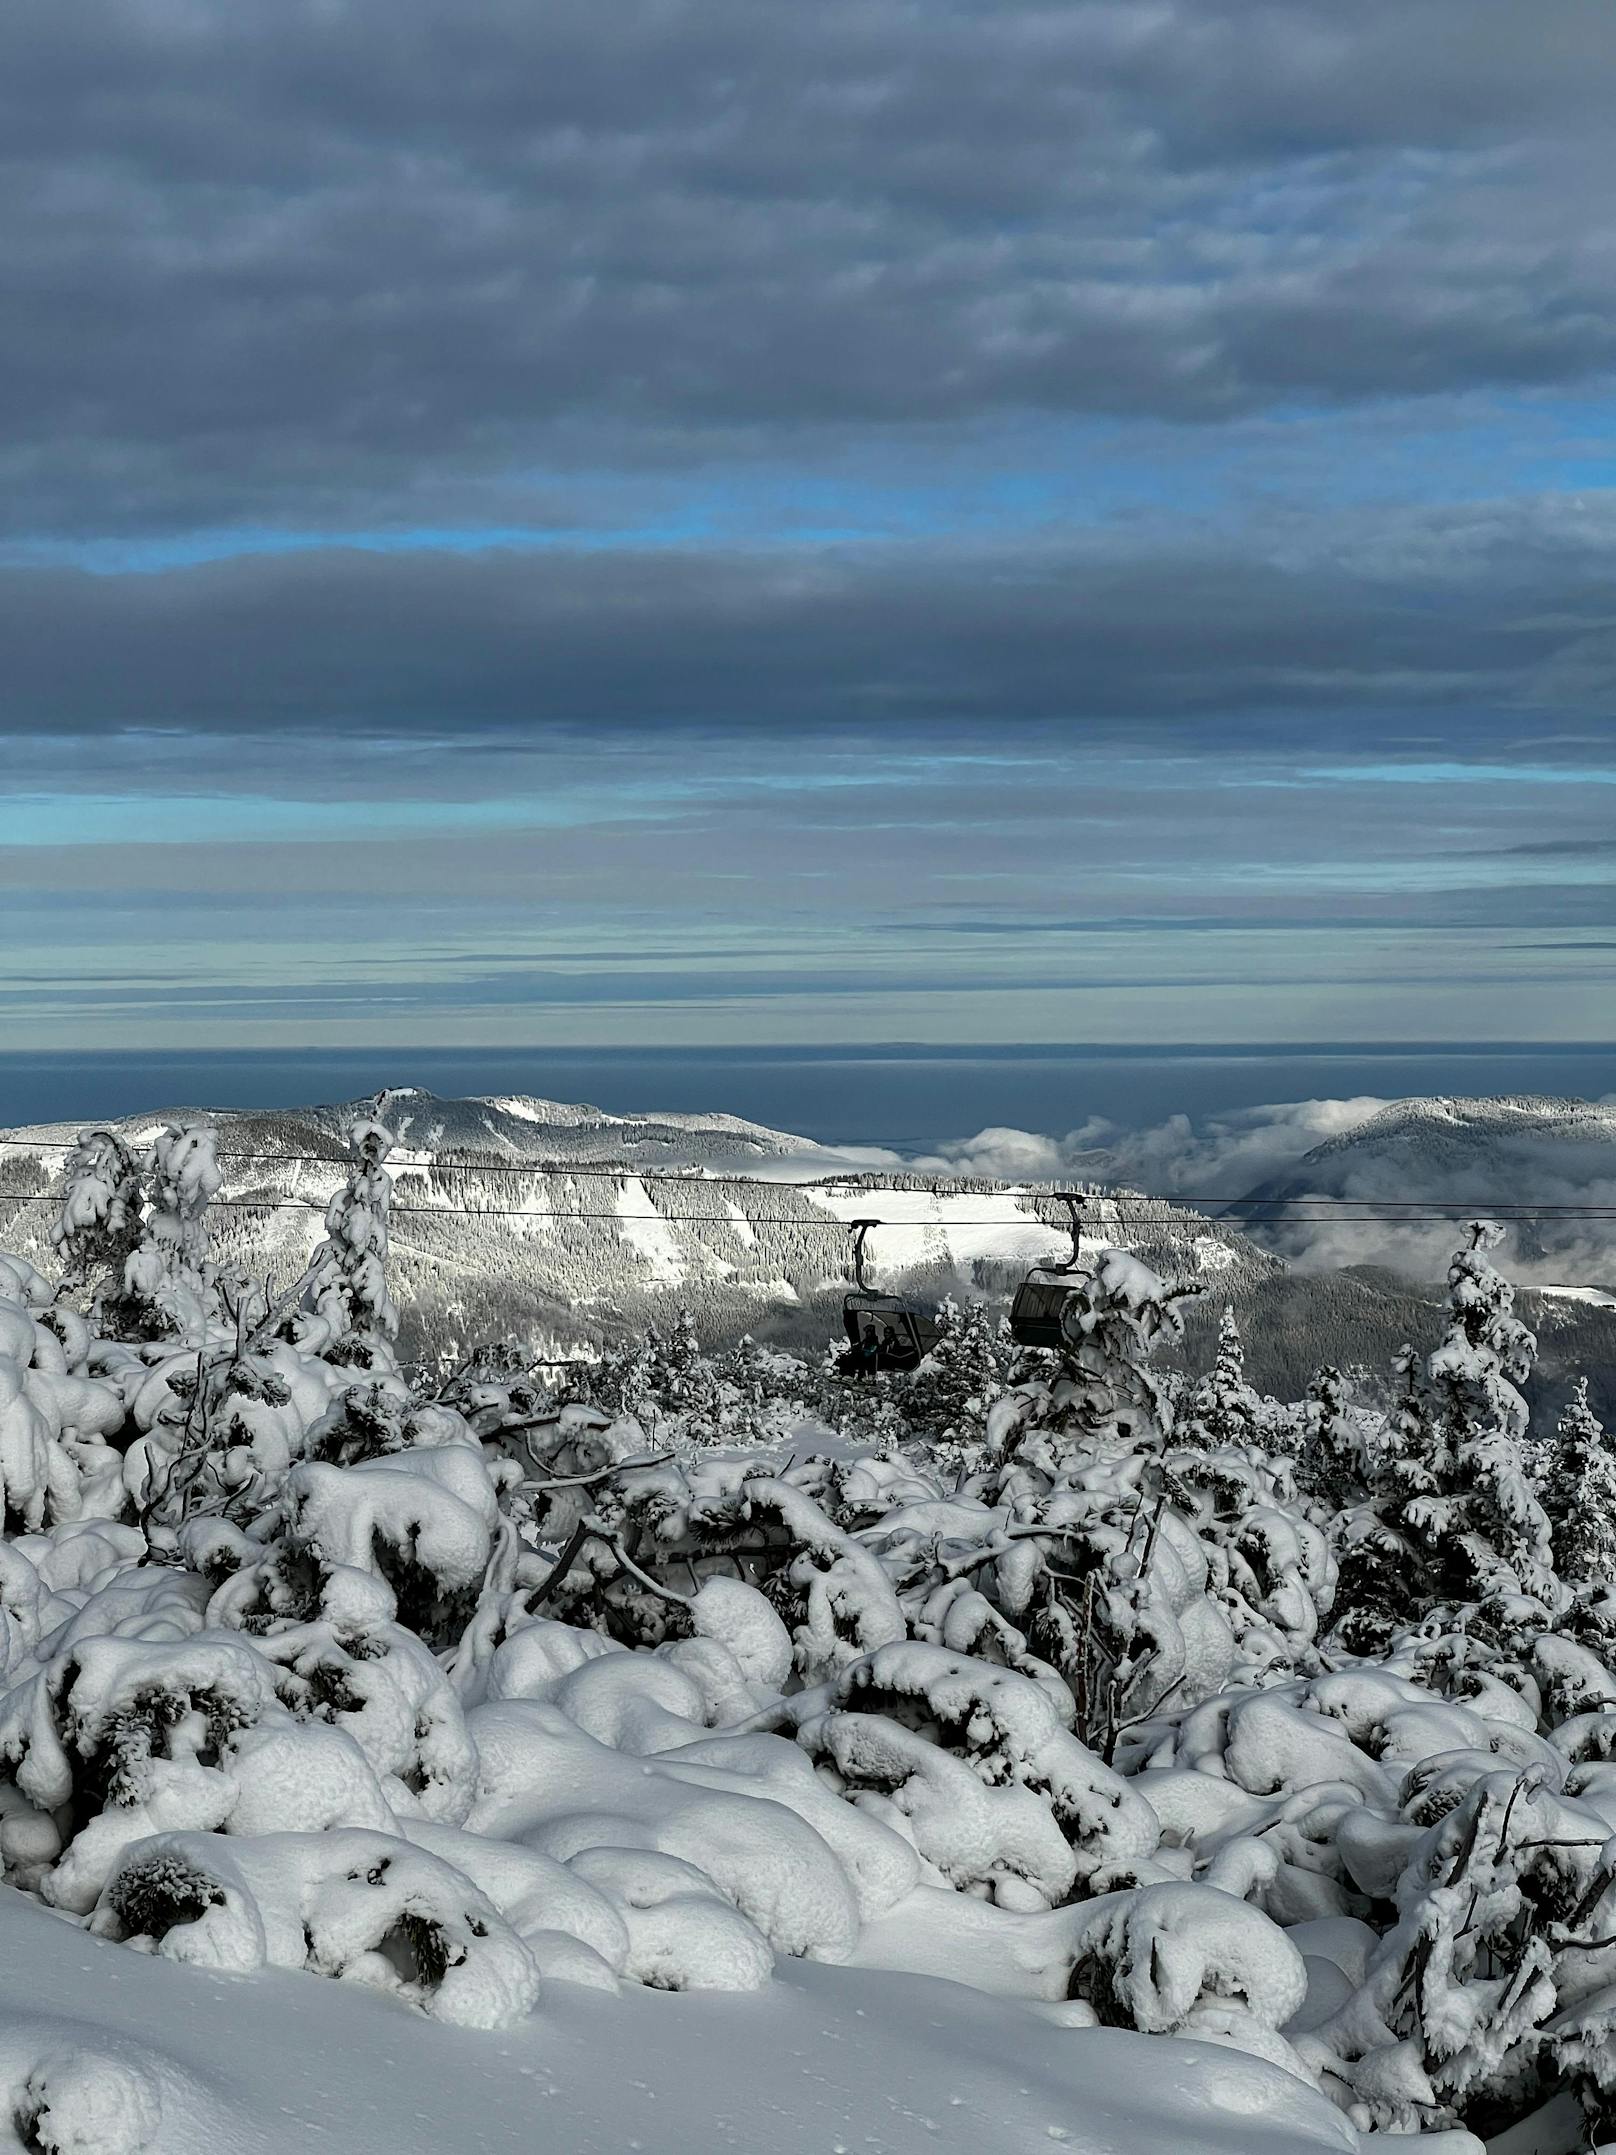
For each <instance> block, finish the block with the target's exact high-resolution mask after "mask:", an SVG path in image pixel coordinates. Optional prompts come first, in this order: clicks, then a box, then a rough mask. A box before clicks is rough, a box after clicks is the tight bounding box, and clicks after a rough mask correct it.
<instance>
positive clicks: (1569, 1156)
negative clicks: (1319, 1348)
mask: <svg viewBox="0 0 1616 2155" xmlns="http://www.w3.org/2000/svg"><path fill="white" fill-rule="evenodd" d="M1397 1104H1398V1103H1396V1102H1393V1101H1390V1100H1385V1099H1380V1098H1374V1097H1371V1096H1368V1095H1362V1096H1359V1097H1357V1098H1353V1099H1338V1100H1331V1099H1320V1100H1293V1101H1282V1102H1276V1103H1273V1104H1270V1105H1267V1106H1259V1107H1251V1108H1242V1109H1237V1110H1230V1111H1226V1112H1222V1113H1210V1114H1204V1115H1200V1116H1195V1117H1192V1116H1190V1115H1184V1114H1180V1115H1171V1116H1169V1117H1167V1118H1166V1120H1164V1121H1162V1122H1158V1123H1153V1124H1144V1125H1140V1126H1138V1127H1136V1128H1128V1127H1126V1126H1124V1125H1122V1124H1119V1123H1116V1122H1113V1121H1107V1120H1104V1119H1101V1118H1095V1119H1093V1120H1091V1121H1090V1122H1088V1123H1086V1124H1084V1125H1083V1126H1082V1127H1081V1128H1080V1129H1077V1130H1074V1131H1071V1132H1070V1133H1069V1134H1068V1135H1066V1136H1065V1137H1053V1136H1047V1135H1042V1134H1040V1133H1038V1132H1035V1131H1030V1130H1017V1129H986V1130H981V1131H979V1132H978V1133H977V1134H976V1135H975V1136H974V1137H969V1138H962V1139H959V1140H956V1141H953V1142H950V1143H947V1144H943V1145H939V1146H936V1147H934V1148H930V1149H928V1150H926V1151H924V1152H906V1153H893V1152H881V1153H875V1152H871V1153H869V1154H868V1156H867V1157H866V1156H863V1155H861V1156H860V1157H861V1162H862V1164H867V1165H870V1166H880V1165H897V1164H901V1165H904V1166H907V1167H910V1168H913V1169H919V1170H923V1171H928V1172H933V1173H938V1174H954V1175H972V1174H980V1175H988V1176H993V1177H997V1178H1001V1179H1004V1180H1008V1181H1020V1180H1027V1181H1037V1182H1044V1181H1049V1180H1051V1179H1057V1178H1061V1177H1069V1178H1071V1179H1072V1180H1074V1181H1083V1182H1096V1183H1102V1184H1116V1185H1119V1186H1121V1187H1123V1188H1125V1189H1131V1190H1140V1191H1143V1192H1145V1193H1146V1194H1148V1195H1150V1196H1155V1197H1166V1198H1173V1199H1177V1200H1179V1201H1181V1202H1183V1203H1185V1204H1187V1205H1190V1206H1192V1207H1194V1208H1195V1209H1201V1208H1203V1207H1204V1208H1205V1209H1207V1210H1209V1211H1211V1212H1213V1213H1214V1214H1216V1213H1218V1212H1219V1210H1220V1209H1221V1208H1220V1206H1219V1205H1218V1203H1217V1200H1219V1199H1222V1200H1232V1199H1238V1198H1241V1197H1244V1196H1246V1195H1247V1194H1248V1193H1252V1192H1255V1191H1257V1190H1259V1189H1261V1188H1262V1187H1263V1186H1264V1185H1267V1184H1273V1183H1279V1184H1281V1185H1282V1186H1283V1187H1284V1188H1285V1189H1287V1190H1288V1191H1290V1192H1291V1194H1292V1196H1293V1197H1294V1198H1298V1199H1300V1198H1303V1197H1304V1196H1305V1195H1306V1194H1310V1193H1316V1194H1318V1195H1320V1196H1323V1197H1327V1198H1330V1199H1334V1200H1338V1201H1339V1203H1338V1205H1337V1206H1335V1207H1332V1206H1330V1205H1326V1204H1318V1205H1316V1206H1315V1207H1313V1208H1311V1209H1297V1210H1294V1211H1292V1212H1290V1213H1288V1214H1285V1215H1270V1216H1269V1217H1268V1218H1267V1219H1266V1220H1264V1219H1258V1218H1254V1219H1252V1220H1251V1221H1250V1222H1249V1224H1247V1225H1246V1231H1247V1232H1249V1233H1251V1234H1252V1235H1253V1236H1254V1238H1255V1239H1256V1240H1257V1241H1258V1242H1260V1243H1262V1244H1263V1245H1264V1246H1266V1247H1268V1248H1270V1249H1272V1250H1274V1251H1275V1252H1276V1254H1278V1255H1280V1256H1283V1257H1284V1258H1285V1259H1286V1260H1287V1261H1288V1262H1289V1263H1291V1264H1293V1265H1295V1266H1297V1267H1298V1268H1300V1269H1303V1270H1306V1271H1334V1270H1338V1269H1340V1268H1342V1267H1345V1266H1349V1265H1377V1266H1384V1267H1387V1268H1389V1269H1391V1270H1393V1271H1397V1272H1401V1273H1403V1274H1404V1275H1406V1276H1407V1277H1410V1278H1414V1279H1421V1280H1439V1279H1441V1278H1442V1277H1443V1276H1444V1274H1445V1273H1446V1271H1447V1268H1448V1264H1449V1261H1450V1259H1451V1258H1452V1255H1453V1252H1454V1250H1455V1249H1456V1248H1458V1247H1459V1246H1460V1245H1461V1244H1463V1242H1464V1241H1465V1239H1466V1238H1465V1221H1466V1219H1467V1218H1468V1217H1470V1216H1472V1215H1473V1214H1481V1215H1485V1214H1486V1213H1487V1212H1488V1211H1489V1209H1490V1208H1494V1207H1499V1208H1505V1207H1534V1208H1539V1210H1538V1213H1537V1216H1536V1217H1534V1218H1533V1219H1531V1220H1529V1221H1528V1220H1522V1221H1519V1222H1516V1223H1514V1224H1511V1225H1510V1226H1509V1227H1508V1230H1507V1235H1506V1243H1505V1249H1506V1258H1507V1263H1508V1266H1509V1269H1510V1271H1511V1273H1512V1275H1513V1276H1514V1277H1515V1278H1516V1279H1517V1280H1518V1281H1519V1282H1520V1283H1521V1284H1522V1285H1523V1286H1534V1287H1544V1286H1566V1285H1571V1286H1585V1285H1589V1284H1592V1285H1596V1286H1597V1285H1604V1286H1605V1287H1607V1288H1608V1287H1611V1286H1613V1285H1616V1099H1613V1100H1611V1101H1609V1102H1607V1103H1605V1104H1606V1106H1607V1107H1609V1108H1611V1109H1612V1110H1613V1112H1612V1113H1611V1114H1609V1115H1608V1116H1607V1117H1605V1119H1604V1120H1603V1122H1599V1121H1597V1120H1596V1121H1595V1122H1594V1123H1593V1124H1592V1125H1591V1127H1579V1126H1578V1125H1576V1124H1574V1123H1570V1124H1562V1125H1560V1126H1558V1127H1557V1126H1556V1121H1555V1117H1554V1115H1553V1112H1552V1109H1553V1103H1550V1102H1543V1103H1540V1104H1539V1106H1540V1119H1539V1117H1537V1116H1534V1113H1533V1111H1532V1109H1531V1108H1530V1106H1528V1108H1527V1110H1526V1113H1525V1115H1524V1116H1523V1118H1522V1126H1521V1128H1520V1129H1519V1130H1517V1131H1513V1132H1512V1131H1509V1130H1499V1131H1496V1132H1489V1131H1487V1130H1485V1129H1483V1130H1482V1131H1481V1134H1480V1136H1479V1137H1478V1138H1476V1139H1475V1141H1472V1142H1467V1143H1465V1144H1464V1146H1463V1147H1462V1149H1459V1150H1456V1149H1455V1148H1454V1147H1453V1146H1451V1145H1444V1144H1443V1143H1442V1142H1441V1140H1440V1137H1439V1138H1438V1140H1437V1141H1436V1142H1434V1143H1431V1144H1429V1145H1426V1146H1421V1145H1419V1144H1418V1143H1416V1145H1415V1146H1413V1147H1410V1146H1409V1145H1408V1144H1407V1143H1400V1144H1397V1145H1396V1146H1394V1147H1391V1148H1387V1149H1379V1148H1376V1147H1374V1146H1370V1145H1365V1146H1364V1147H1362V1148H1361V1149H1359V1148H1355V1147H1353V1146H1352V1145H1350V1144H1348V1145H1347V1146H1346V1147H1345V1148H1344V1149H1343V1148H1334V1149H1332V1151H1331V1152H1330V1153H1329V1154H1327V1155H1325V1157H1324V1158H1323V1159H1322V1160H1321V1161H1320V1162H1319V1163H1318V1165H1317V1167H1316V1168H1315V1169H1314V1170H1313V1171H1312V1172H1311V1173H1310V1171H1309V1169H1308V1168H1306V1167H1303V1166H1302V1165H1301V1163H1302V1162H1303V1161H1304V1159H1305V1158H1306V1156H1307V1155H1308V1154H1310V1153H1311V1152H1312V1151H1313V1150H1314V1148H1315V1147H1316V1146H1320V1145H1326V1144H1328V1143H1329V1142H1330V1141H1331V1140H1333V1139H1345V1138H1350V1136H1351V1134H1352V1133H1353V1132H1355V1131H1362V1130H1363V1129H1364V1127H1365V1125H1367V1124H1368V1123H1369V1122H1370V1121H1371V1120H1372V1119H1373V1118H1374V1117H1375V1116H1377V1115H1380V1114H1382V1113H1383V1112H1384V1111H1386V1110H1388V1109H1392V1108H1395V1107H1396V1105H1397ZM1458 1106H1459V1108H1460V1110H1461V1117H1460V1121H1459V1129H1460V1132H1461V1135H1464V1136H1466V1137H1470V1136H1471V1135H1472V1133H1469V1132H1468V1131H1467V1130H1466V1129H1465V1124H1464V1118H1463V1114H1462V1111H1463V1109H1464V1107H1465V1103H1462V1102H1461V1103H1458ZM1421 1203H1426V1204H1429V1205H1430V1206H1431V1207H1432V1208H1433V1209H1434V1208H1436V1207H1441V1208H1443V1209H1444V1210H1445V1211H1449V1212H1451V1213H1452V1215H1453V1216H1452V1217H1451V1218H1445V1219H1442V1220H1436V1219H1416V1220H1412V1221H1403V1220H1400V1219H1399V1218H1398V1217H1397V1216H1396V1212H1397V1208H1399V1207H1403V1206H1408V1205H1411V1204H1412V1205H1419V1204H1421ZM1556 1206H1561V1207H1574V1208H1578V1209H1579V1210H1580V1211H1582V1212H1586V1211H1587V1210H1589V1209H1593V1210H1598V1209H1599V1208H1601V1207H1603V1208H1606V1209H1608V1210H1609V1211H1610V1212H1611V1214H1612V1218H1611V1220H1609V1221H1589V1220H1587V1219H1586V1218H1572V1217H1564V1218H1560V1219H1556V1218H1555V1217H1554V1214H1553V1208H1554V1207H1556Z"/></svg>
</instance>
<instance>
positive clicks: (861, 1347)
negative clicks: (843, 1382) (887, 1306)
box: [841, 1317, 883, 1377]
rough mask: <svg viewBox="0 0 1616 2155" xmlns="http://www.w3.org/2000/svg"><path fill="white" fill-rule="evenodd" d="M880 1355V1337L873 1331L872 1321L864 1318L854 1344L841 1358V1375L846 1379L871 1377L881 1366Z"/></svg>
mask: <svg viewBox="0 0 1616 2155" xmlns="http://www.w3.org/2000/svg"><path fill="white" fill-rule="evenodd" d="M881 1354H882V1341H881V1335H880V1333H879V1332H877V1330H876V1329H875V1324H874V1322H873V1320H872V1319H870V1318H868V1317H866V1318H865V1320H864V1322H863V1324H862V1325H860V1327H859V1336H858V1339H857V1341H856V1343H855V1344H854V1345H852V1346H850V1347H849V1348H848V1349H847V1351H846V1353H845V1354H844V1355H843V1356H842V1358H841V1368H842V1373H843V1375H844V1376H848V1377H866V1376H869V1375H871V1374H872V1373H873V1372H874V1371H875V1370H878V1369H880V1368H881V1367H882V1366H883V1364H882V1360H881Z"/></svg>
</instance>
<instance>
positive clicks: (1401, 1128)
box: [1224, 1095, 1616, 1287]
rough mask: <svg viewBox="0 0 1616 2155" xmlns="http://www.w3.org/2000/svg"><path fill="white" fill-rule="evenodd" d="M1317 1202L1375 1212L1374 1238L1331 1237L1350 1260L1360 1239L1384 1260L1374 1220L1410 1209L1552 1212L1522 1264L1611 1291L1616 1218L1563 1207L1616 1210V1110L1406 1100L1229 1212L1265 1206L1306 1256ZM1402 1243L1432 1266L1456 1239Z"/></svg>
mask: <svg viewBox="0 0 1616 2155" xmlns="http://www.w3.org/2000/svg"><path fill="white" fill-rule="evenodd" d="M1308 1197H1332V1198H1346V1199H1351V1200H1353V1201H1354V1202H1353V1203H1352V1205H1351V1208H1350V1209H1351V1211H1352V1212H1353V1213H1362V1214H1366V1215H1368V1216H1369V1224H1368V1231H1367V1232H1359V1233H1358V1234H1357V1235H1356V1237H1353V1236H1350V1235H1348V1234H1347V1233H1346V1232H1345V1231H1344V1230H1334V1229H1332V1230H1329V1232H1328V1239H1327V1254H1334V1255H1335V1256H1337V1257H1338V1258H1339V1257H1341V1256H1342V1254H1343V1252H1344V1250H1345V1249H1346V1248H1347V1247H1348V1246H1349V1245H1350V1244H1352V1243H1353V1242H1354V1241H1355V1242H1356V1245H1357V1246H1358V1247H1361V1248H1362V1249H1363V1250H1364V1251H1366V1252H1368V1251H1370V1250H1371V1247H1372V1248H1373V1250H1374V1251H1375V1252H1376V1253H1377V1254H1378V1256H1379V1258H1380V1259H1381V1260H1382V1261H1385V1260H1386V1259H1387V1257H1388V1254H1389V1250H1388V1243H1387V1238H1386V1235H1385V1232H1384V1230H1383V1229H1382V1228H1380V1227H1379V1226H1378V1225H1375V1224H1374V1223H1376V1222H1379V1221H1390V1220H1392V1219H1394V1218H1395V1217H1396V1216H1397V1213H1398V1212H1399V1210H1400V1209H1403V1208H1410V1207H1418V1206H1420V1205H1422V1204H1428V1205H1440V1206H1441V1207H1443V1208H1447V1207H1452V1208H1454V1210H1455V1212H1456V1213H1457V1214H1458V1215H1459V1217H1460V1218H1461V1219H1462V1217H1463V1216H1464V1215H1465V1214H1466V1213H1483V1212H1486V1211H1487V1210H1488V1209H1489V1208H1492V1207H1503V1206H1511V1205H1518V1206H1531V1207H1542V1208H1545V1209H1543V1210H1542V1211H1541V1212H1540V1213H1539V1214H1538V1215H1537V1216H1536V1217H1534V1218H1533V1219H1531V1220H1530V1221H1523V1222H1521V1223H1520V1225H1519V1227H1518V1228H1517V1229H1516V1230H1515V1234H1514V1244H1513V1247H1514V1253H1515V1255H1516V1257H1517V1259H1519V1260H1520V1261H1522V1262H1524V1263H1525V1264H1526V1265H1527V1266H1529V1267H1530V1268H1532V1271H1533V1274H1534V1277H1535V1278H1536V1280H1537V1282H1538V1283H1539V1284H1544V1285H1550V1284H1554V1282H1552V1281H1550V1280H1549V1278H1548V1273H1549V1272H1551V1271H1552V1270H1553V1269H1554V1263H1555V1262H1556V1261H1558V1260H1560V1259H1565V1260H1566V1261H1567V1262H1568V1263H1569V1264H1571V1265H1572V1266H1573V1267H1574V1268H1575V1269H1573V1270H1572V1271H1571V1272H1570V1273H1569V1274H1568V1276H1567V1283H1568V1284H1570V1285H1575V1286H1579V1287H1580V1286H1587V1285H1590V1284H1592V1285H1594V1286H1602V1285H1604V1284H1606V1283H1607V1282H1608V1281H1609V1280H1611V1279H1612V1278H1616V1220H1613V1221H1611V1222H1600V1221H1592V1222H1590V1221H1588V1220H1587V1219H1585V1218H1576V1217H1567V1216H1561V1217H1558V1218H1557V1217H1556V1215H1555V1213H1554V1210H1553V1208H1554V1207H1556V1206H1559V1207H1567V1206H1571V1207H1590V1206H1592V1207H1605V1208H1608V1209H1610V1210H1611V1211H1612V1212H1616V1104H1611V1103H1599V1102H1590V1101H1586V1100H1555V1099H1548V1098H1540V1097H1536V1096H1530V1095H1528V1096H1522V1097H1516V1098H1507V1099H1496V1100H1449V1099H1435V1100H1399V1101H1397V1102H1395V1103H1394V1104H1393V1105H1391V1106H1390V1107H1386V1108H1383V1109H1381V1110H1380V1112H1379V1113H1378V1114H1376V1115H1373V1116H1371V1117H1370V1118H1369V1120H1368V1121H1367V1122H1363V1123H1360V1124H1358V1125H1357V1127H1356V1128H1354V1129H1352V1130H1348V1131H1346V1132H1344V1133H1343V1134H1342V1135H1341V1136H1339V1137H1332V1138H1329V1139H1327V1140H1326V1141H1325V1142H1324V1143H1323V1144H1321V1145H1315V1146H1314V1148H1313V1150H1312V1151H1311V1152H1309V1153H1306V1154H1304V1156H1303V1157H1302V1158H1301V1159H1300V1160H1299V1161H1297V1162H1296V1164H1295V1165H1294V1166H1293V1167H1290V1168H1287V1169H1286V1170H1285V1171H1284V1172H1283V1173H1282V1174H1279V1175H1275V1176H1273V1177H1271V1178H1270V1179H1269V1180H1268V1181H1266V1182H1263V1183H1261V1184H1259V1185H1258V1186H1257V1187H1256V1188H1255V1189H1253V1190H1251V1191H1249V1192H1248V1193H1247V1195H1246V1196H1245V1197H1244V1198H1243V1199H1242V1200H1241V1202H1240V1203H1239V1204H1236V1205H1231V1206H1229V1207H1228V1208H1227V1211H1226V1213H1225V1214H1224V1217H1227V1218H1231V1219H1240V1220H1245V1221H1248V1222H1254V1221H1255V1220H1256V1219H1257V1218H1258V1214H1259V1208H1260V1210H1261V1213H1262V1215H1263V1217H1264V1218H1265V1220H1266V1221H1267V1222H1268V1223H1269V1224H1267V1225H1265V1226H1264V1227H1263V1228H1262V1229H1261V1230H1260V1232H1261V1233H1262V1238H1263V1239H1264V1240H1265V1241H1270V1240H1271V1241H1272V1242H1273V1243H1274V1246H1275V1247H1277V1248H1279V1249H1280V1250H1282V1251H1284V1252H1285V1253H1286V1254H1289V1255H1293V1256H1294V1255H1301V1254H1303V1252H1304V1250H1305V1249H1308V1248H1311V1246H1312V1245H1313V1243H1314V1242H1315V1240H1316V1239H1318V1238H1317V1236H1316V1232H1315V1230H1316V1225H1317V1222H1316V1219H1315V1218H1310V1217H1309V1216H1308V1215H1307V1213H1306V1208H1305V1206H1304V1203H1303V1200H1305V1199H1306V1198H1308ZM1347 1224H1348V1226H1359V1227H1362V1226H1363V1224H1364V1223H1360V1222H1349V1223H1347ZM1399 1240H1400V1242H1401V1244H1402V1245H1403V1250H1404V1254H1405V1259H1406V1254H1407V1252H1409V1251H1413V1250H1419V1251H1421V1252H1424V1253H1427V1254H1426V1264H1427V1265H1429V1263H1430V1261H1431V1259H1432V1258H1433V1257H1434V1256H1436V1255H1439V1254H1440V1252H1441V1250H1442V1248H1443V1247H1444V1245H1445V1244H1446V1243H1447V1242H1448V1241H1450V1240H1451V1236H1449V1235H1448V1233H1447V1232H1446V1230H1443V1229H1438V1228H1424V1229H1422V1231H1421V1232H1420V1233H1418V1234H1416V1233H1414V1232H1412V1231H1411V1232H1410V1233H1409V1234H1408V1235H1406V1236H1402V1237H1400V1238H1399ZM1545 1268H1547V1269H1545ZM1431 1276H1433V1277H1434V1276H1435V1274H1434V1273H1432V1274H1431Z"/></svg>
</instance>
